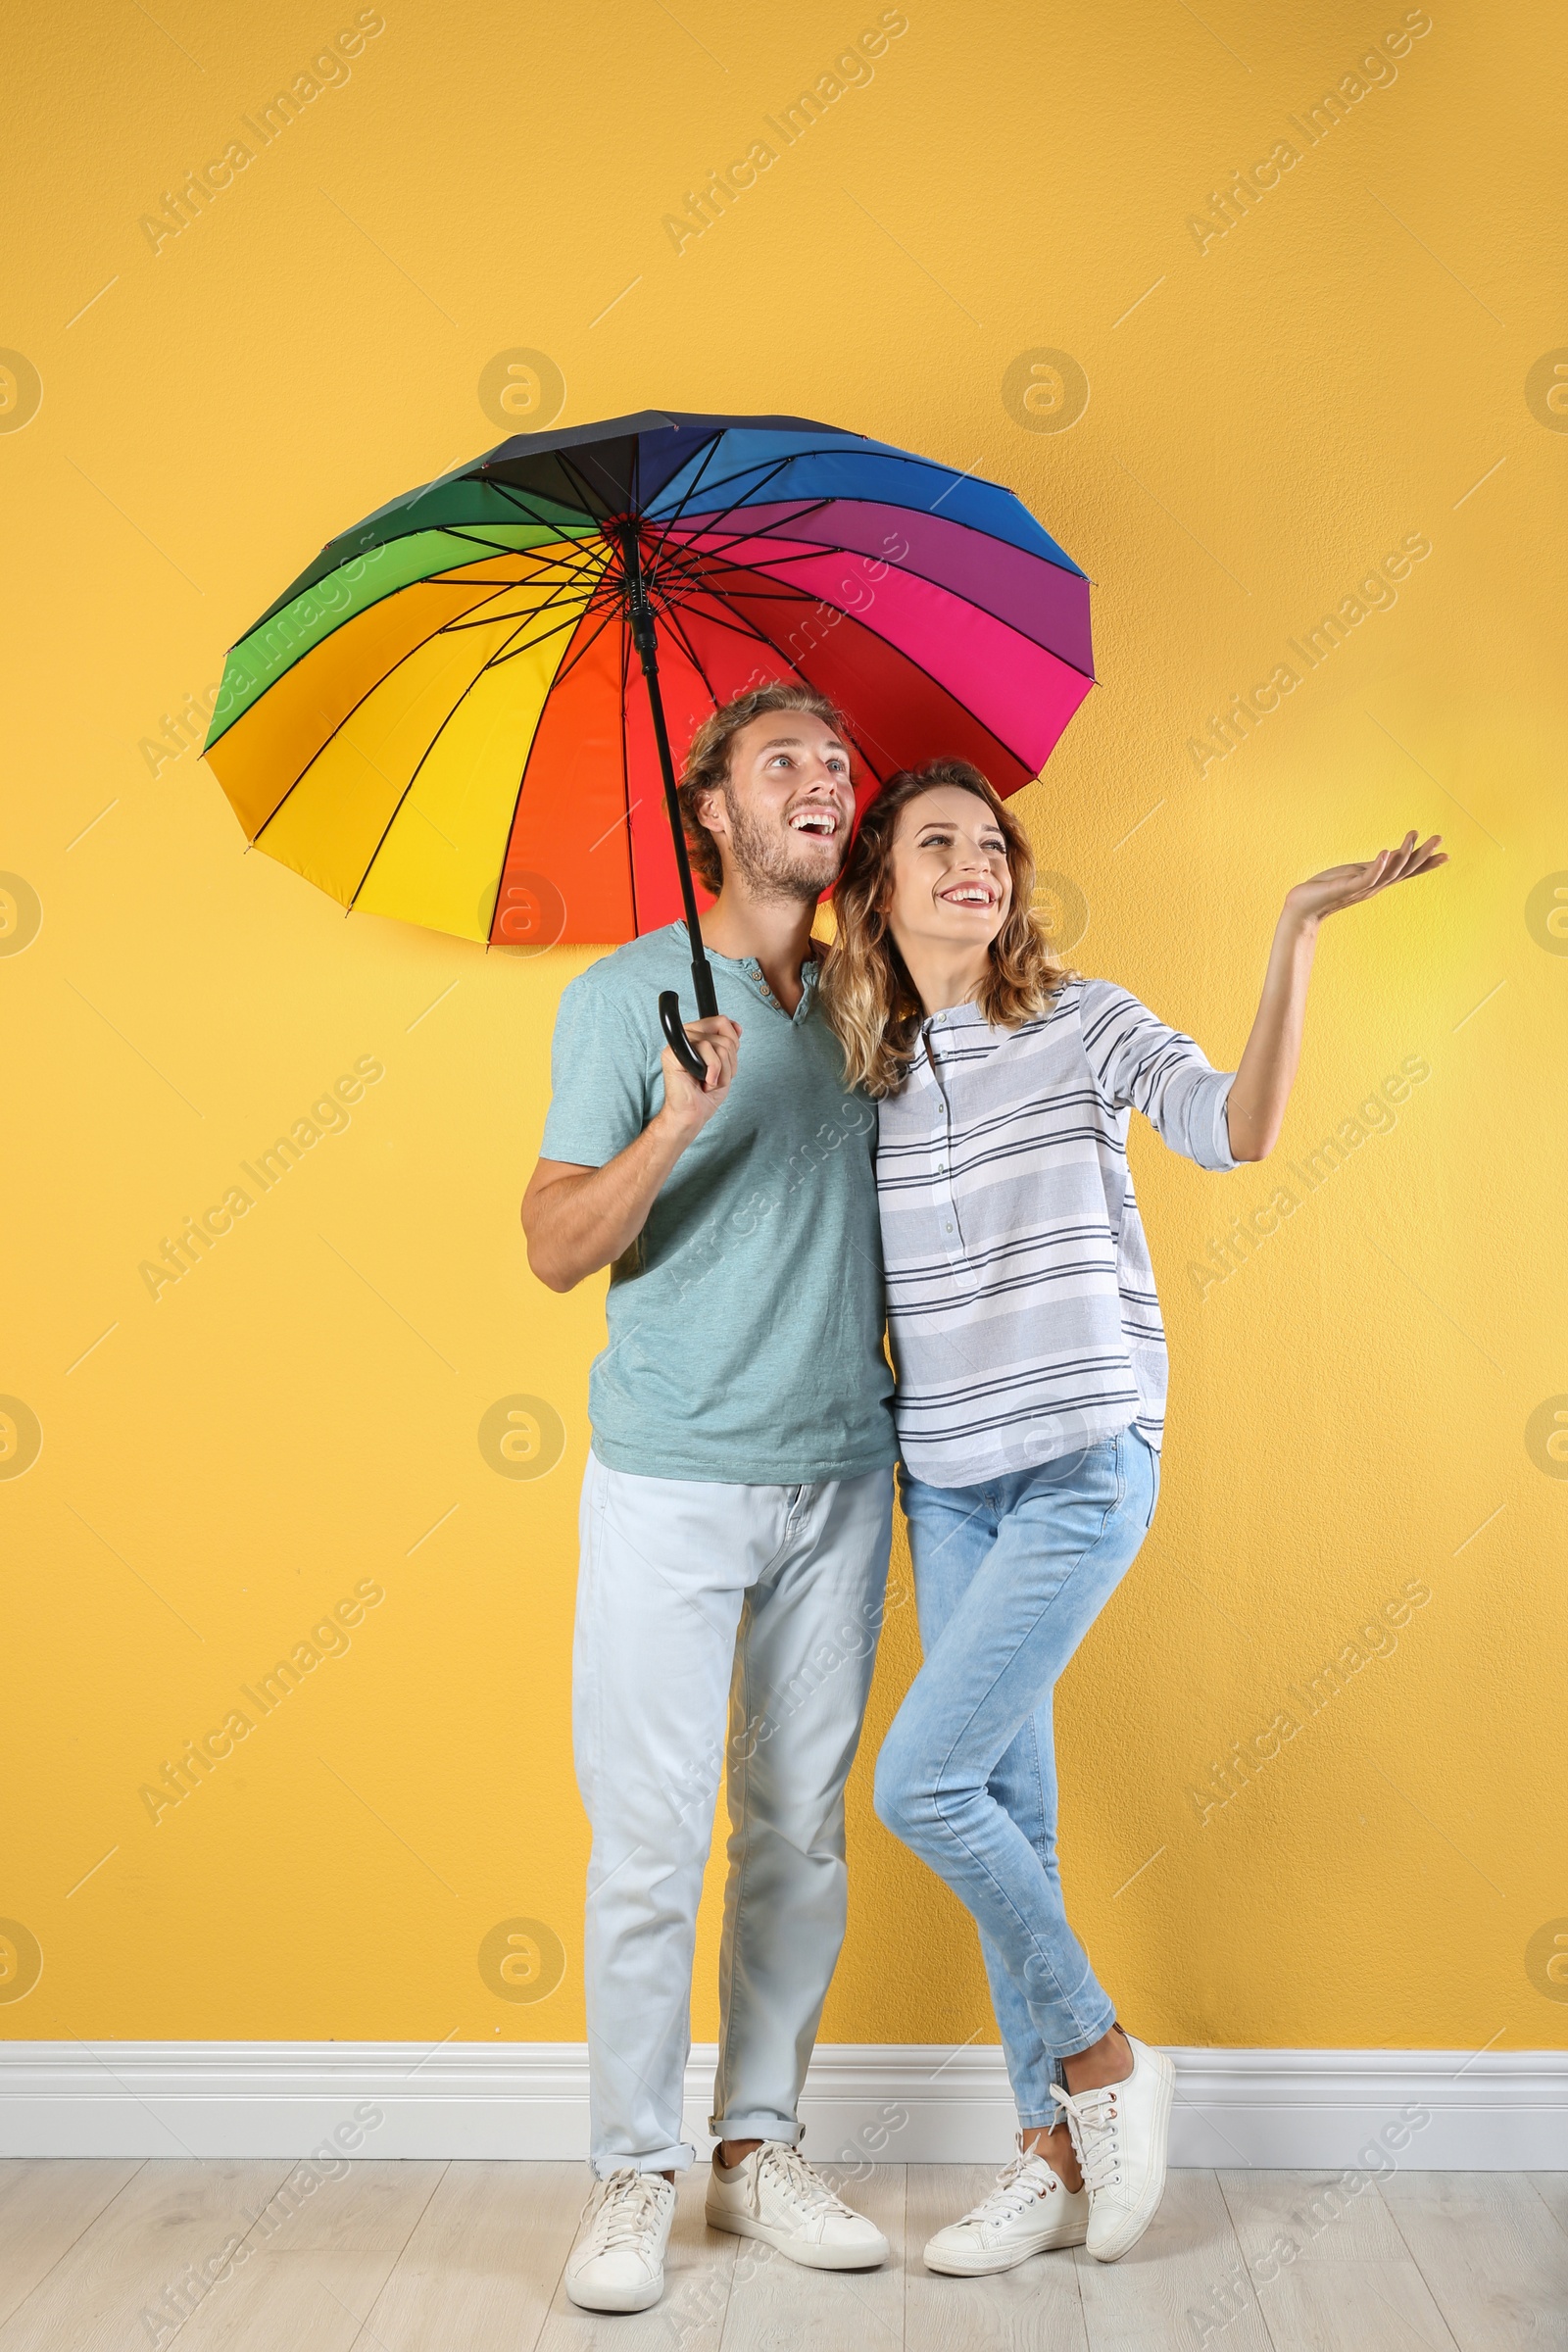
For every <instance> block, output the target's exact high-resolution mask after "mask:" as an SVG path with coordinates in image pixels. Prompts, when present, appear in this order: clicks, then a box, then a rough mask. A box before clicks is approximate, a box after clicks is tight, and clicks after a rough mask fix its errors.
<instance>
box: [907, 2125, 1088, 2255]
mask: <svg viewBox="0 0 1568 2352" xmlns="http://www.w3.org/2000/svg"><path fill="white" fill-rule="evenodd" d="M1088 2230H1089V2199H1088V2197H1087V2195H1086V2194H1085V2193H1084V2191H1083V2190H1082V2189H1078V2190H1076V2191H1075V2190H1072V2189H1069V2188H1065V2187H1064V2186H1063V2185H1062V2183H1061V2181H1060V2180H1058V2179H1057V2177H1056V2175H1055V2174H1054V2172H1053V2171H1052V2169H1051V2167H1050V2165H1049V2164H1048V2163H1047V2162H1046V2160H1045V2158H1044V2157H1043V2156H1037V2155H1035V2154H1034V2153H1033V2152H1032V2151H1029V2150H1026V2149H1025V2148H1024V2145H1023V2134H1022V2132H1020V2133H1019V2134H1018V2153H1017V2155H1016V2156H1015V2157H1014V2158H1013V2160H1012V2162H1011V2163H1010V2164H1009V2165H1008V2167H1007V2169H1006V2171H1005V2173H1003V2174H1002V2175H1001V2176H1000V2177H999V2179H998V2180H997V2185H996V2187H995V2188H994V2189H993V2190H992V2191H991V2194H990V2195H989V2196H988V2197H983V2198H982V2199H981V2201H980V2203H979V2204H978V2205H976V2206H975V2207H973V2209H972V2210H971V2211H970V2212H968V2213H966V2214H965V2215H964V2217H963V2219H962V2221H959V2222H950V2223H949V2224H948V2226H947V2228H946V2229H939V2230H938V2231H937V2233H936V2235H935V2237H933V2238H932V2239H931V2241H930V2243H929V2245H928V2246H927V2247H926V2250H925V2267H926V2269H927V2270H928V2271H944V2272H946V2273H947V2274H948V2275H949V2276H950V2277H952V2278H983V2277H985V2276H986V2275H987V2274H988V2273H989V2272H992V2271H1010V2270H1013V2269H1015V2268H1016V2267H1017V2265H1018V2264H1019V2263H1020V2262H1027V2261H1028V2259H1029V2257H1030V2255H1031V2254H1048V2253H1050V2252H1051V2251H1052V2250H1053V2248H1054V2247H1056V2246H1081V2245H1082V2244H1083V2242H1084V2239H1085V2237H1086V2236H1087V2235H1088Z"/></svg>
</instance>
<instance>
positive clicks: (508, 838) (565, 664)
mask: <svg viewBox="0 0 1568 2352" xmlns="http://www.w3.org/2000/svg"><path fill="white" fill-rule="evenodd" d="M588 610H589V608H588V607H587V606H584V608H583V610H582V612H581V613H579V614H578V616H577V625H578V626H579V627H581V625H582V623H583V621H584V620H585V619H586V618H587V616H588ZM614 617H615V615H614V614H613V613H606V615H605V617H604V619H603V620H602V621H601V622H600V623H599V626H598V628H596V629H595V631H594V633H593V635H592V637H590V638H589V639H588V640H587V643H586V644H584V646H583V647H582V649H581V651H580V652H579V653H577V654H575V655H571V653H570V648H569V647H568V648H567V654H568V656H569V657H570V658H569V660H563V661H562V662H560V663H558V665H557V668H556V674H555V676H554V677H553V678H552V679H551V681H550V689H549V694H547V695H546V698H545V700H546V702H548V701H549V699H550V695H551V694H554V693H555V692H556V690H557V688H558V687H559V686H560V685H561V684H562V681H563V680H564V678H565V677H567V676H568V675H569V674H570V671H571V670H572V669H574V668H575V667H576V664H577V662H580V661H581V660H582V657H583V654H585V653H586V652H587V651H588V647H589V646H590V645H593V644H595V643H597V641H598V639H599V638H601V637H602V636H603V635H604V633H605V630H606V629H607V628H608V627H609V625H610V623H611V621H612V620H613V618H614ZM543 724H544V707H543V705H541V707H540V711H539V717H538V720H537V721H536V722H535V725H534V730H533V734H532V735H531V736H530V738H529V741H528V749H527V750H526V752H524V754H523V756H522V767H521V769H520V771H519V773H518V776H517V789H516V791H515V794H514V795H513V801H512V814H511V816H510V817H509V818H508V819H507V827H506V831H505V832H504V833H503V835H502V837H501V870H500V872H499V873H498V874H497V875H496V885H495V889H494V890H493V891H492V893H491V895H490V922H489V926H488V928H487V931H486V935H485V945H486V947H488V946H489V944H490V940H489V932H490V931H493V930H494V928H495V919H496V901H497V900H498V899H499V898H500V896H501V885H502V883H503V882H504V881H505V880H506V875H507V852H508V851H509V850H510V849H511V847H512V836H513V834H514V833H515V831H516V828H517V811H518V809H520V808H521V807H522V794H523V787H524V786H525V785H526V783H527V781H528V769H529V767H530V766H531V764H532V762H533V756H534V751H535V749H536V747H537V745H538V742H539V729H540V727H541V726H542V725H543ZM623 797H624V796H623Z"/></svg>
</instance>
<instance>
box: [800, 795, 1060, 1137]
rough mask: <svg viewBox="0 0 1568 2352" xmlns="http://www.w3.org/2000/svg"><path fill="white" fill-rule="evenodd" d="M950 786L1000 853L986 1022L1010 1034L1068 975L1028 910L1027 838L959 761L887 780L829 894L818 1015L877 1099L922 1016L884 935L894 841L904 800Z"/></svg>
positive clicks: (896, 1082)
mask: <svg viewBox="0 0 1568 2352" xmlns="http://www.w3.org/2000/svg"><path fill="white" fill-rule="evenodd" d="M943 785H951V786H953V787H955V788H956V790H957V791H959V792H972V793H973V794H974V796H975V799H976V800H978V801H984V803H985V805H986V807H987V808H988V809H990V811H991V813H992V815H993V816H994V817H995V818H996V821H997V824H998V827H999V828H1000V830H1001V833H1002V837H1003V839H1004V841H1005V843H1006V845H1007V870H1008V872H1009V873H1010V874H1011V876H1012V900H1011V904H1010V905H1009V907H1008V908H1007V913H1006V919H1005V922H1004V923H1003V926H1002V929H1001V930H1000V931H999V932H998V933H997V936H996V938H995V939H994V940H993V941H992V943H991V968H990V970H989V972H988V973H987V975H986V977H985V979H984V980H983V981H982V982H981V984H980V988H979V990H978V992H977V994H976V997H975V1003H976V1004H977V1005H979V1007H980V1010H981V1011H982V1012H983V1013H984V1014H985V1016H986V1019H987V1020H988V1021H994V1022H995V1023H996V1024H997V1025H998V1027H999V1028H1003V1029H1016V1028H1018V1027H1019V1026H1020V1025H1021V1024H1022V1023H1023V1022H1024V1021H1032V1020H1038V1019H1039V1017H1040V1015H1041V1014H1042V1013H1043V1012H1045V1011H1046V1009H1047V1008H1048V1006H1049V1005H1050V1004H1051V1001H1052V998H1053V997H1054V995H1055V994H1056V992H1057V990H1058V989H1060V988H1061V987H1062V986H1063V984H1064V983H1065V982H1066V981H1067V980H1069V979H1073V978H1075V977H1076V974H1075V973H1073V972H1072V971H1070V970H1069V969H1068V967H1067V966H1066V965H1064V964H1059V963H1057V962H1056V961H1055V960H1054V957H1053V956H1052V955H1051V952H1050V950H1049V948H1048V947H1047V945H1046V940H1045V934H1044V933H1043V931H1042V930H1041V928H1040V924H1039V920H1038V918H1037V917H1036V914H1035V911H1034V904H1033V901H1034V888H1035V860H1034V852H1033V851H1032V850H1031V849H1030V847H1029V839H1028V835H1027V834H1026V833H1025V832H1024V829H1023V827H1022V826H1021V825H1020V824H1019V822H1018V820H1017V818H1016V817H1015V816H1014V815H1012V813H1011V812H1010V810H1009V809H1007V807H1006V804H1005V802H1004V801H1001V800H999V799H998V797H997V795H996V793H994V792H993V791H992V789H991V786H990V785H989V784H988V783H987V782H986V779H985V777H984V776H983V775H982V774H981V773H980V770H979V769H978V768H977V767H971V766H970V765H969V762H968V761H967V760H929V761H928V762H927V763H926V765H925V766H924V767H918V768H903V769H901V770H900V772H899V773H898V774H897V775H896V776H891V777H890V778H889V779H888V781H887V783H886V784H884V785H883V787H882V789H881V791H880V792H879V793H878V794H877V796H876V798H875V800H874V801H872V803H871V804H870V806H869V808H868V809H866V812H865V814H864V816H862V817H861V819H860V827H859V831H858V833H857V835H856V837H855V845H854V847H853V849H852V850H851V851H850V855H849V858H848V861H847V862H846V864H845V868H844V871H843V873H842V874H841V875H840V877H839V881H838V887H837V889H836V890H835V891H834V893H833V909H834V913H835V915H836V917H837V920H838V936H837V938H836V939H835V940H834V942H833V944H832V946H831V947H830V948H829V950H828V953H827V960H826V962H825V963H824V965H823V967H822V979H821V997H822V1008H823V1010H824V1012H825V1013H826V1014H827V1017H828V1019H829V1020H830V1021H831V1023H832V1024H833V1028H834V1030H835V1032H836V1033H837V1036H838V1039H839V1043H840V1044H841V1045H842V1046H843V1048H844V1073H845V1079H846V1082H847V1083H848V1084H849V1085H851V1086H859V1087H863V1088H864V1089H865V1092H866V1093H867V1094H868V1095H871V1096H873V1097H877V1098H880V1097H882V1096H884V1095H896V1094H898V1093H899V1092H900V1091H901V1090H902V1088H903V1086H904V1083H905V1081H906V1079H907V1077H908V1074H909V1063H910V1058H911V1056H912V1054H913V1052H914V1041H915V1039H916V1037H917V1036H918V1034H919V1030H920V1024H921V1022H922V1021H923V1019H924V1018H925V1013H924V1009H923V1007H922V1005H921V1003H920V999H919V996H918V993H917V992H916V989H915V986H914V983H913V981H912V980H911V979H910V978H909V975H908V972H907V969H906V968H905V962H904V958H903V956H901V955H900V954H899V951H898V949H897V947H896V946H895V945H894V941H893V934H892V932H891V930H890V929H889V927H888V907H889V905H890V903H891V900H892V896H893V870H892V869H893V839H894V835H895V834H896V833H897V831H898V829H899V819H900V817H901V816H902V815H903V814H904V811H905V809H907V808H908V806H909V804H910V802H911V801H917V800H919V799H920V797H921V796H922V794H924V793H928V792H934V791H937V790H939V789H940V788H941V787H942V786H943Z"/></svg>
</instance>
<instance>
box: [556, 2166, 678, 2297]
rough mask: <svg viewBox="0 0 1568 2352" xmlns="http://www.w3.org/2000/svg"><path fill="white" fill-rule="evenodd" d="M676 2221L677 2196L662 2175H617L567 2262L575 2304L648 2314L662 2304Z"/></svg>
mask: <svg viewBox="0 0 1568 2352" xmlns="http://www.w3.org/2000/svg"><path fill="white" fill-rule="evenodd" d="M674 2218H675V2191H674V2189H673V2188H672V2187H671V2186H670V2184H669V2182H668V2181H667V2180H665V2179H664V2176H663V2175H662V2173H638V2172H633V2171H632V2170H631V2169H630V2168H629V2167H627V2168H626V2169H625V2170H623V2171H621V2172H618V2173H612V2174H611V2175H610V2178H609V2179H608V2180H605V2181H602V2182H601V2184H600V2191H599V2200H598V2202H597V2204H596V2205H595V2206H594V2208H593V2210H592V2212H591V2213H590V2214H589V2216H588V2219H587V2220H586V2221H585V2222H584V2224H583V2226H582V2229H580V2230H579V2232H578V2235H577V2242H576V2244H575V2245H574V2246H573V2247H572V2249H571V2252H570V2253H569V2254H568V2255H567V2257H566V2292H567V2294H568V2295H569V2296H570V2297H571V2300H572V2301H573V2303H576V2304H579V2305H580V2306H581V2308H582V2309H583V2310H584V2311H646V2310H647V2309H648V2308H649V2306H650V2304H653V2303H657V2302H658V2301H659V2298H660V2296H661V2295H662V2293H663V2291H664V2248H665V2246H666V2245H667V2244H668V2243H669V2226H670V2224H671V2222H672V2221H673V2220H674Z"/></svg>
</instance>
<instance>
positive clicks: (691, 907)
mask: <svg viewBox="0 0 1568 2352" xmlns="http://www.w3.org/2000/svg"><path fill="white" fill-rule="evenodd" d="M626 575H627V580H628V583H629V586H630V590H631V641H632V643H633V645H634V646H635V647H636V648H637V656H638V660H639V661H640V662H642V665H643V676H644V678H645V679H646V681H647V684H648V702H649V708H650V709H651V711H653V717H654V742H655V744H656V745H657V746H658V750H659V766H660V772H661V774H662V776H663V779H664V805H665V807H666V808H667V809H668V810H669V829H670V832H671V833H672V834H673V836H674V841H675V865H676V870H677V872H678V873H679V876H680V895H681V904H682V906H683V907H684V908H685V911H686V936H687V938H688V939H689V940H690V941H691V946H692V987H693V989H694V990H695V992H696V996H697V1017H698V1019H699V1020H700V1021H702V1020H711V1018H712V1017H713V1015H714V1014H715V1013H716V1012H717V1010H718V1000H717V998H716V997H715V996H714V994H713V974H712V969H711V965H710V963H709V960H708V956H707V954H706V952H705V951H704V948H703V931H702V925H701V923H700V922H699V921H698V919H697V893H696V891H695V890H694V889H693V887H692V869H691V862H690V860H689V859H688V858H687V855H686V830H685V827H684V825H683V824H682V822H681V814H680V798H679V795H678V794H677V792H676V790H675V762H674V760H672V759H671V758H670V752H669V730H668V728H667V727H666V726H665V724H664V698H663V696H662V693H661V692H660V687H659V643H658V639H657V637H656V636H655V633H654V615H653V613H652V611H651V609H650V607H649V603H648V594H647V590H646V589H645V588H644V586H643V574H642V561H641V557H640V555H639V552H638V548H637V537H636V532H635V530H632V531H628V532H627V534H626Z"/></svg>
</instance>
